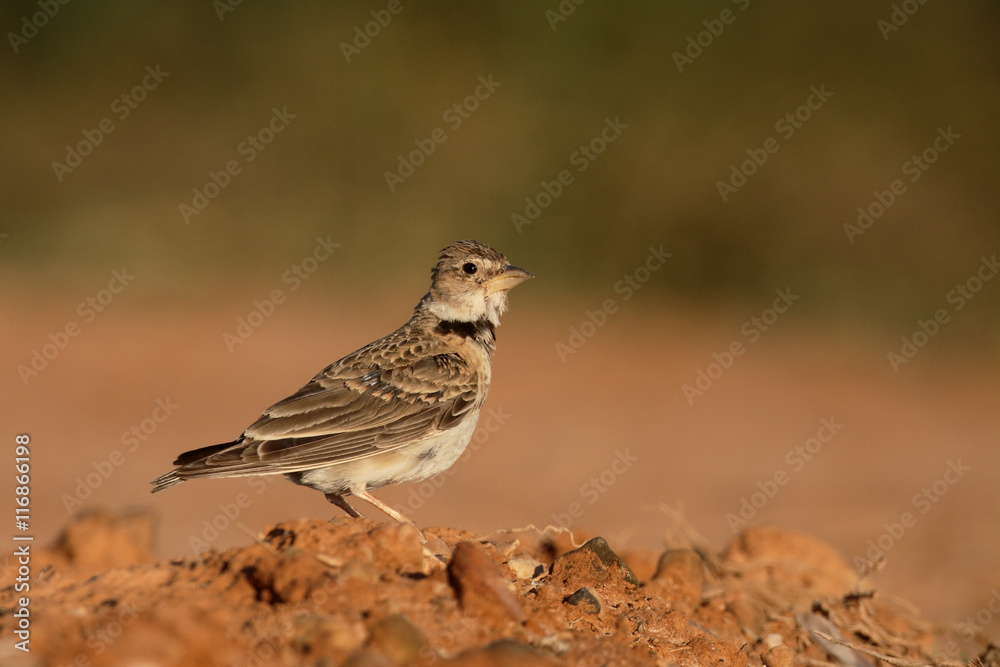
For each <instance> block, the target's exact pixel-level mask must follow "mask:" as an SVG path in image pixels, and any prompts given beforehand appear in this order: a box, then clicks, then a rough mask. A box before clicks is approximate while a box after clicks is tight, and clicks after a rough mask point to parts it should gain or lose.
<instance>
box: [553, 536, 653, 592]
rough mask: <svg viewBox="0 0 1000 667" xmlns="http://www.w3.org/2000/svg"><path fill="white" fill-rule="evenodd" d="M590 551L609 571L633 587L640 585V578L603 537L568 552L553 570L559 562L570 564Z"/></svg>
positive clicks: (559, 559) (557, 561) (561, 557)
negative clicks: (614, 572)
mask: <svg viewBox="0 0 1000 667" xmlns="http://www.w3.org/2000/svg"><path fill="white" fill-rule="evenodd" d="M588 551H589V552H590V553H592V554H594V555H595V556H597V558H598V559H599V560H600V562H601V564H603V565H604V567H605V568H606V569H607V570H611V571H616V572H617V573H618V574H619V576H621V577H622V578H623V579H624V580H625V581H626V582H628V583H630V584H632V585H633V586H638V585H639V578H638V577H636V576H635V572H633V571H632V570H631V568H629V566H628V565H626V564H625V561H623V560H622V558H621V556H619V555H618V554H616V553H615V552H614V551H613V550H612V549H611V546H610V545H609V544H608V541H607V540H605V539H604V538H603V537H595V538H593V539H591V540H587V541H586V542H585V543H584V544H583V546H582V547H580V548H579V549H574V550H573V551H567V552H566V553H564V554H563V555H562V556H560V557H559V558H558V559H556V563H555V564H553V569H555V568H556V566H557V565H558V564H559V561H565V562H570V561H572V560H575V559H576V558H578V557H579V555H580V554H582V553H584V552H588Z"/></svg>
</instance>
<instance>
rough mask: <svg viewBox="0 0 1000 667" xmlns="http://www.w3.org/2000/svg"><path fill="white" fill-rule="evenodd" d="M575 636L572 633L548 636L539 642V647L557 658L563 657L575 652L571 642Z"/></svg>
mask: <svg viewBox="0 0 1000 667" xmlns="http://www.w3.org/2000/svg"><path fill="white" fill-rule="evenodd" d="M571 639H573V634H572V633H570V632H560V633H559V634H554V635H546V636H544V637H542V638H541V639H540V640H539V641H538V647H539V648H541V649H545V650H546V651H548V652H549V653H551V654H552V655H554V656H556V657H557V658H559V657H562V656H564V655H566V654H567V653H569V652H570V651H571V650H573V645H572V644H570V640H571Z"/></svg>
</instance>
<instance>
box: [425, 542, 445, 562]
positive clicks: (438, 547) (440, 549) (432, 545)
mask: <svg viewBox="0 0 1000 667" xmlns="http://www.w3.org/2000/svg"><path fill="white" fill-rule="evenodd" d="M424 553H429V554H432V555H433V556H434V557H435V558H440V559H441V560H442V561H443V562H447V561H448V559H449V558H450V557H451V547H449V546H448V545H447V544H446V543H445V541H444V540H442V539H441V538H440V537H435V538H433V539H430V540H427V541H426V542H424Z"/></svg>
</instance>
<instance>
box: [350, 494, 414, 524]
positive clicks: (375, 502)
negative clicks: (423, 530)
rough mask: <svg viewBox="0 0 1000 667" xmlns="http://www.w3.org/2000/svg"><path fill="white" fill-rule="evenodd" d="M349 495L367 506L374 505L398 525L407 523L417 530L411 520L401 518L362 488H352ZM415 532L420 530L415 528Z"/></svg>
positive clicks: (400, 515)
mask: <svg viewBox="0 0 1000 667" xmlns="http://www.w3.org/2000/svg"><path fill="white" fill-rule="evenodd" d="M351 495H352V496H355V497H357V498H361V500H364V501H365V502H367V503H368V504H369V505H374V506H375V507H377V508H379V509H380V510H382V511H383V512H385V513H386V514H388V515H389V516H391V517H392V518H393V519H395V520H396V521H398V522H400V523H408V524H410V525H411V526H413V527H414V528H417V524H415V523H413V519H410V518H408V517H405V516H403V515H402V514H400V513H399V512H397V511H396V510H394V509H393V508H391V507H389V506H388V505H386V504H385V503H383V502H382V501H381V500H379V499H378V498H376V497H375V496H373V495H371V494H369V493H368V492H367V491H365V490H364V489H363V488H361V487H356V488H352V489H351ZM417 531H418V532H419V531H420V529H419V528H417Z"/></svg>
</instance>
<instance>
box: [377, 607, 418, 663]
mask: <svg viewBox="0 0 1000 667" xmlns="http://www.w3.org/2000/svg"><path fill="white" fill-rule="evenodd" d="M368 632H369V635H370V636H371V647H372V648H375V649H377V650H379V651H380V652H382V653H384V654H385V655H387V656H389V657H390V658H392V660H393V661H394V662H395V663H396V664H399V665H408V664H411V663H414V662H417V661H418V660H419V659H420V651H421V649H422V648H423V647H424V646H425V645H426V644H427V642H426V641H425V640H424V637H423V635H421V634H420V630H418V629H417V628H416V627H414V625H413V623H411V622H410V619H408V618H407V617H406V616H404V615H403V614H396V615H394V616H386V617H385V618H382V619H379V620H378V621H375V623H373V624H372V626H371V628H369V630H368Z"/></svg>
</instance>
